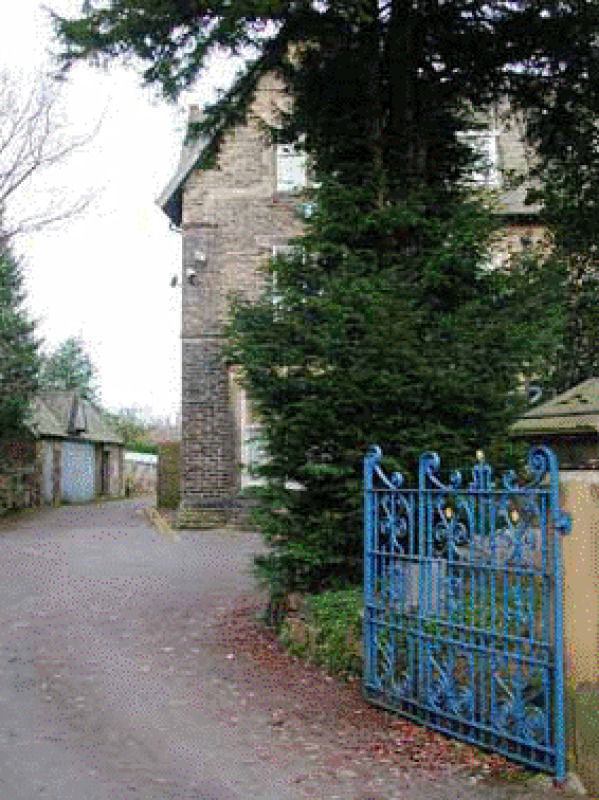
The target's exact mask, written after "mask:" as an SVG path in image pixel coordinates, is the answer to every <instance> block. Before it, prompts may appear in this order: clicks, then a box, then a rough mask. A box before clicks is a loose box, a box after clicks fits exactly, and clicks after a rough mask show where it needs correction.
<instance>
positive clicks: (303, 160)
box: [275, 144, 308, 194]
mask: <svg viewBox="0 0 599 800" xmlns="http://www.w3.org/2000/svg"><path fill="white" fill-rule="evenodd" d="M275 186H276V191H277V193H280V194H296V193H298V192H301V191H303V190H304V189H306V188H307V187H308V156H307V154H306V153H305V152H303V151H302V150H300V149H298V147H297V146H296V145H295V144H277V145H275Z"/></svg>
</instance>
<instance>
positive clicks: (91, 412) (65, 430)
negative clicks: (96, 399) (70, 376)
mask: <svg viewBox="0 0 599 800" xmlns="http://www.w3.org/2000/svg"><path fill="white" fill-rule="evenodd" d="M27 427H28V428H29V429H30V430H31V432H32V433H33V434H34V435H35V436H38V437H42V436H54V437H60V438H63V439H64V438H67V437H69V438H73V437H76V438H78V439H81V440H83V441H91V442H104V443H106V444H123V440H122V438H121V437H120V436H119V434H118V433H117V432H116V430H115V429H114V427H113V426H112V425H111V423H110V421H109V420H108V419H107V417H106V414H105V413H104V412H103V411H102V410H101V409H100V408H98V407H97V406H96V405H94V404H93V403H92V402H90V401H89V400H86V399H84V398H82V397H80V396H79V395H78V394H77V392H75V391H60V390H55V391H47V392H41V393H40V394H38V395H37V396H36V398H35V399H34V401H33V405H32V409H31V414H30V417H29V420H28V423H27Z"/></svg>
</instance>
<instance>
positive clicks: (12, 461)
mask: <svg viewBox="0 0 599 800" xmlns="http://www.w3.org/2000/svg"><path fill="white" fill-rule="evenodd" d="M0 454H1V455H2V460H1V462H0V506H1V507H2V508H26V507H31V506H35V505H40V504H43V503H47V504H53V505H54V504H58V503H62V502H67V503H80V502H87V501H90V500H93V499H94V498H96V497H98V496H104V497H122V495H123V441H122V439H121V437H120V436H119V435H118V433H117V432H116V431H115V430H114V428H113V427H112V425H111V424H110V422H109V421H108V420H107V418H106V415H105V414H104V413H103V412H102V411H101V410H100V409H99V408H98V407H97V406H95V405H94V404H93V403H91V402H90V401H89V400H85V399H84V398H82V397H80V396H79V395H78V394H77V393H76V392H73V391H48V392H41V393H40V394H38V395H37V396H36V397H35V398H34V401H33V403H32V408H31V411H30V415H29V418H28V420H27V422H26V424H25V426H24V428H23V431H22V432H21V433H20V434H19V435H18V436H15V437H13V438H12V439H11V440H10V441H4V442H2V443H1V446H0Z"/></svg>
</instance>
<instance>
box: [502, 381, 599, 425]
mask: <svg viewBox="0 0 599 800" xmlns="http://www.w3.org/2000/svg"><path fill="white" fill-rule="evenodd" d="M510 431H511V432H512V434H513V435H515V436H518V435H523V436H526V435H528V434H536V433H541V434H542V433H547V434H551V433H555V434H557V433H588V432H597V431H599V378H589V379H588V380H586V381H583V383H579V384H578V386H574V388H572V389H569V390H568V391H567V392H564V393H563V394H560V395H558V396H557V397H554V398H553V400H549V402H547V403H543V405H541V406H539V407H538V408H533V409H531V410H530V411H528V412H527V413H526V414H525V415H524V416H523V417H522V418H521V419H519V420H518V422H516V423H514V424H513V425H512V426H511V428H510Z"/></svg>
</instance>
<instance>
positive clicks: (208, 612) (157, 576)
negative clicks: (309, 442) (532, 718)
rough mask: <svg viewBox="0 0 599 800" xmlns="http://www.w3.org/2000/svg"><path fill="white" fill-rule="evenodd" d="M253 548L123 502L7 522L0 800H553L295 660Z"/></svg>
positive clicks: (251, 540) (241, 538) (1, 557)
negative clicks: (280, 635) (177, 525)
mask: <svg viewBox="0 0 599 800" xmlns="http://www.w3.org/2000/svg"><path fill="white" fill-rule="evenodd" d="M260 546H261V545H260V541H259V539H258V538H257V537H256V536H254V535H252V534H248V533H240V532H231V531H229V532H222V531H221V532H201V533H200V532H196V533H187V534H181V536H180V537H179V538H178V539H176V538H175V537H172V536H169V535H168V531H165V530H163V529H157V528H156V527H155V526H152V525H151V524H150V523H149V521H148V518H147V515H146V513H145V509H144V505H143V503H141V502H139V501H135V500H130V501H125V502H119V503H106V504H98V505H91V506H85V507H83V506H82V507H65V508H61V509H53V510H48V511H41V512H32V513H24V514H22V515H20V516H18V517H14V518H12V519H5V520H3V521H1V522H0V563H2V567H3V569H2V572H1V575H2V578H1V580H0V798H1V799H2V800H3V799H4V798H6V800H32V798H46V799H47V800H175V798H177V799H178V800H263V799H264V800H266V799H267V798H268V799H269V800H305V798H322V799H323V800H325V799H326V800H334V798H343V800H392V799H393V798H397V799H398V800H424V798H427V799H430V800H436V799H439V800H461V798H464V799H465V798H472V800H482V798H485V799H486V800H507V799H508V798H521V799H522V800H524V798H533V797H534V798H538V797H544V798H546V799H547V800H553V798H557V797H564V795H563V794H562V793H558V792H556V791H553V790H551V789H549V790H546V789H542V788H540V787H539V786H538V785H536V786H534V787H532V788H531V785H530V784H529V783H526V782H523V781H521V780H517V779H518V778H520V777H521V775H520V773H519V772H518V771H517V770H512V771H511V774H512V777H513V778H514V780H513V781H512V782H509V783H506V782H505V781H502V782H501V783H497V782H496V781H495V780H494V776H495V773H496V772H497V770H498V769H499V771H501V772H504V770H503V768H502V767H501V765H499V764H498V762H497V760H496V759H492V758H488V757H482V756H478V755H476V753H475V752H474V751H473V750H471V749H470V748H466V747H463V746H459V745H455V744H453V743H448V741H447V740H444V739H442V738H441V737H438V736H436V735H434V734H431V733H430V732H425V731H422V729H419V728H416V727H415V726H412V725H410V724H409V723H406V722H402V721H401V720H394V719H391V718H389V717H388V716H387V715H385V714H384V713H383V712H381V711H378V710H376V709H374V708H372V707H370V706H368V705H366V704H365V703H364V702H363V700H362V698H361V695H360V690H359V686H357V685H355V684H347V683H344V682H343V681H337V680H333V679H331V678H330V677H328V676H326V675H325V674H323V673H322V672H320V671H319V670H317V669H314V668H311V667H307V666H306V665H304V664H303V663H300V662H297V661H294V660H293V659H292V658H290V657H289V656H288V655H287V654H286V653H285V652H283V651H282V650H281V649H280V648H279V647H278V645H277V644H276V642H273V641H272V640H271V639H270V638H269V637H268V636H267V635H266V634H265V633H264V632H263V631H262V629H261V627H260V625H259V624H258V623H257V615H258V614H259V613H260V611H261V608H262V599H261V598H260V596H259V595H258V594H257V593H256V591H255V590H254V588H253V583H252V579H251V576H250V566H251V558H252V553H253V552H254V551H255V550H256V549H258V548H260Z"/></svg>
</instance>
